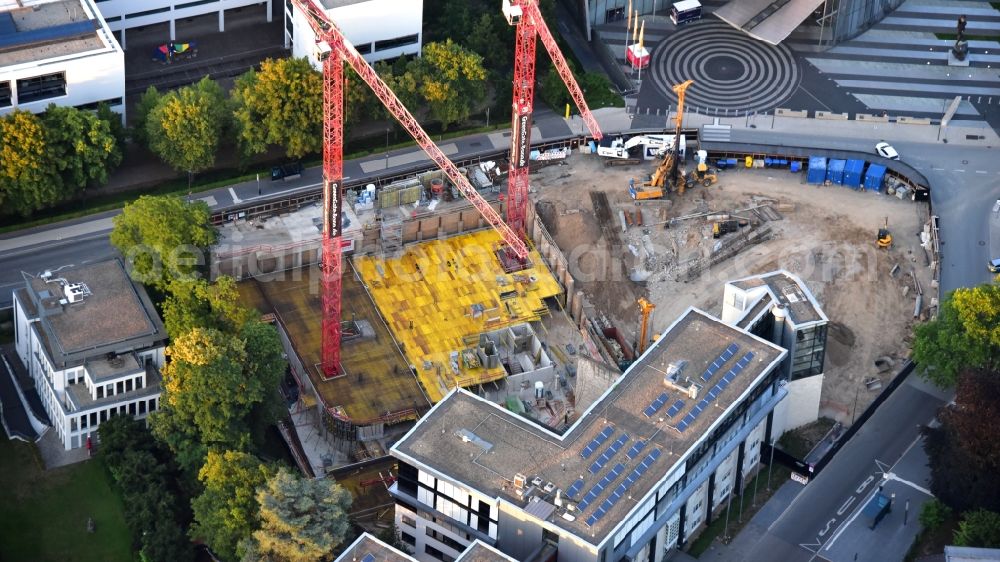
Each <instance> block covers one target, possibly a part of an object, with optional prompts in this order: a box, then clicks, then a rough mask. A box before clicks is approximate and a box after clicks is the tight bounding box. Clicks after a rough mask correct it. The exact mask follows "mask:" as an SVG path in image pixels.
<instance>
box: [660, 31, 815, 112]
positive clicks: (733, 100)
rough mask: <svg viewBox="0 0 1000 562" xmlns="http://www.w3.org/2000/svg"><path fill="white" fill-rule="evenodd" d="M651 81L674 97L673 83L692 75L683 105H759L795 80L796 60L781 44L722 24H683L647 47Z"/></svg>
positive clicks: (775, 102) (785, 93)
mask: <svg viewBox="0 0 1000 562" xmlns="http://www.w3.org/2000/svg"><path fill="white" fill-rule="evenodd" d="M651 59H652V64H651V65H650V66H651V67H652V73H651V74H652V78H651V80H652V82H653V83H654V84H655V85H656V88H657V89H659V90H660V91H661V92H662V93H663V94H664V95H665V96H666V97H667V99H670V100H672V101H673V102H674V103H675V104H676V103H677V96H676V95H675V94H674V92H673V90H672V89H671V88H672V86H673V85H674V84H680V83H681V82H684V81H685V80H694V84H692V85H691V87H689V88H688V90H687V94H686V95H685V98H684V104H685V106H686V110H694V109H695V108H698V109H700V111H702V112H705V111H708V112H713V111H715V109H716V108H718V109H719V110H729V111H732V110H737V111H748V110H749V111H764V110H768V109H772V108H774V107H778V106H780V105H781V103H782V102H784V101H785V100H787V99H788V98H789V97H791V95H792V93H793V92H794V91H795V88H797V87H798V85H799V80H800V73H799V66H798V63H797V61H796V60H795V57H794V56H792V53H791V51H789V50H788V48H787V47H785V46H784V45H778V46H773V45H768V44H767V43H764V42H762V41H758V40H756V39H752V38H750V37H748V36H747V35H746V34H744V33H743V32H741V31H738V30H736V29H733V28H732V27H730V26H729V25H728V24H725V23H723V22H718V21H704V22H699V23H696V24H689V25H687V26H684V27H683V28H682V29H681V30H680V31H678V32H676V33H674V34H673V35H671V36H670V37H668V38H666V39H664V40H663V41H661V42H660V43H659V44H657V46H656V47H655V48H654V49H653V52H652V53H651Z"/></svg>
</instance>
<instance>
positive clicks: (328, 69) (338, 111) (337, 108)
mask: <svg viewBox="0 0 1000 562" xmlns="http://www.w3.org/2000/svg"><path fill="white" fill-rule="evenodd" d="M293 2H294V3H295V6H296V7H297V8H298V9H299V11H301V12H302V14H303V15H304V16H305V18H306V21H307V22H308V23H309V27H310V28H312V30H313V32H314V33H315V34H316V54H317V58H318V59H319V60H320V61H321V62H322V64H323V258H322V266H321V270H322V291H323V295H322V302H323V344H322V345H323V356H322V361H323V364H322V369H323V376H325V377H334V376H337V375H338V374H340V373H339V370H340V335H341V334H340V299H341V252H342V246H341V235H342V233H343V232H342V224H341V209H342V205H343V185H342V180H343V175H344V162H343V158H344V63H345V62H346V63H347V64H348V65H350V67H351V68H352V69H353V70H354V72H356V73H357V74H358V76H359V77H361V79H362V80H364V82H365V83H366V84H368V87H369V88H371V89H372V92H374V93H375V96H376V97H378V99H379V101H381V102H382V105H384V106H385V108H386V109H387V110H389V113H391V114H392V115H393V117H395V118H396V120H397V121H399V124H400V125H402V126H403V128H404V129H406V132H408V133H409V134H410V136H411V137H413V140H415V141H416V142H417V144H418V145H420V148H422V149H423V151H424V152H426V153H427V156H429V157H430V159H431V160H433V161H434V162H435V163H436V164H437V165H438V167H440V168H441V170H443V171H444V173H445V175H446V176H448V179H450V180H451V181H452V183H453V184H454V185H455V186H456V187H457V188H458V190H459V191H460V192H461V193H462V195H464V196H465V198H466V199H468V201H469V202H470V203H472V205H473V206H474V207H475V208H476V210H478V211H479V213H480V214H481V215H482V216H483V218H484V219H486V222H488V223H489V224H490V226H492V227H493V229H494V230H496V231H497V232H498V233H499V234H500V237H501V238H502V239H503V242H504V244H505V248H504V251H505V252H508V253H510V254H512V255H514V256H516V257H517V258H519V259H522V260H523V259H526V258H527V257H528V247H527V245H525V243H524V241H523V240H522V239H521V238H520V237H519V236H518V234H517V233H516V232H515V231H514V230H512V229H511V228H510V227H509V226H507V224H506V223H504V221H503V218H502V217H501V216H500V214H499V213H497V212H496V211H495V210H493V207H491V206H490V204H489V203H487V202H486V200H485V199H483V198H482V196H480V195H479V193H478V192H477V191H476V189H475V188H474V187H472V184H470V183H469V180H468V179H467V178H466V177H465V176H464V175H462V173H461V172H459V170H458V167H456V166H455V164H454V163H453V162H452V161H451V160H449V159H448V157H447V156H445V154H444V153H443V152H441V149H439V148H438V147H437V145H435V144H434V142H433V141H432V140H431V139H430V137H428V136H427V133H425V132H424V130H423V129H422V128H421V127H420V124H419V123H418V122H417V120H416V119H414V117H413V115H411V114H410V112H409V111H408V110H407V109H406V107H405V106H403V104H402V103H401V102H400V101H399V98H397V97H396V94H394V93H393V92H392V90H390V89H389V87H388V86H387V85H386V84H385V82H383V81H382V79H381V78H379V76H378V74H377V73H376V72H375V70H374V69H373V68H372V67H371V66H370V65H369V64H368V63H367V62H366V61H365V59H364V58H363V57H362V56H361V54H360V53H358V51H357V49H355V48H354V45H351V43H350V42H349V41H348V40H347V39H346V38H345V37H344V35H343V34H342V33H341V32H340V29H338V28H337V26H336V25H335V24H334V23H333V21H332V20H330V17H329V16H328V15H327V14H326V12H325V11H324V10H323V8H322V7H321V6H319V5H318V4H317V0H293Z"/></svg>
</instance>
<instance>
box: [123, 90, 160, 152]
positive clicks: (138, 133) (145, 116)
mask: <svg viewBox="0 0 1000 562" xmlns="http://www.w3.org/2000/svg"><path fill="white" fill-rule="evenodd" d="M162 97H163V95H162V94H160V92H159V91H158V90H157V89H156V86H150V87H148V88H146V91H145V92H143V94H142V96H141V97H140V98H139V103H137V104H135V109H133V110H132V127H131V130H130V134H131V136H132V140H133V141H135V142H137V143H139V144H141V145H142V146H145V147H147V148H148V147H149V136H148V135H147V134H146V128H147V124H148V123H149V114H150V113H152V111H153V109H155V108H156V106H157V105H159V104H160V99H161V98H162Z"/></svg>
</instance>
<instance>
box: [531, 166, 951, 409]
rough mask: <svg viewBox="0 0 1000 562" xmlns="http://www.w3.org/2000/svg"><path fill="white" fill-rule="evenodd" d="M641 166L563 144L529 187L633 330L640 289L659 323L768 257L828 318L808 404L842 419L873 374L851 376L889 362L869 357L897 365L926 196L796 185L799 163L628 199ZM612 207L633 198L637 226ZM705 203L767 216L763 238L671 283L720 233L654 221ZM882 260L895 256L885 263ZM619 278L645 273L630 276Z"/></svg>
mask: <svg viewBox="0 0 1000 562" xmlns="http://www.w3.org/2000/svg"><path fill="white" fill-rule="evenodd" d="M654 167H655V163H654V162H646V163H643V164H639V165H635V166H626V167H613V168H605V167H604V165H603V162H602V160H601V159H600V158H598V157H596V156H584V155H579V154H575V155H573V156H571V158H570V159H569V160H568V161H566V162H565V164H564V165H557V166H549V167H547V168H543V169H542V170H541V171H540V172H539V173H537V174H534V175H533V176H532V198H533V199H534V200H535V201H536V204H537V208H538V212H539V215H540V216H541V217H542V220H543V222H544V223H545V225H546V227H547V228H548V229H549V231H550V233H551V234H552V236H553V238H554V239H555V240H556V243H557V244H558V245H559V246H560V248H561V249H562V251H563V253H564V254H565V255H566V257H567V259H568V261H569V263H570V268H571V272H572V274H573V276H574V278H575V279H576V283H577V285H576V287H577V289H579V290H582V291H583V292H584V294H585V295H586V296H587V298H588V300H589V301H590V302H591V303H592V304H593V305H594V306H595V308H596V309H597V310H598V311H599V312H601V313H603V314H605V315H606V316H607V317H608V318H609V319H610V320H611V321H612V322H613V323H614V324H615V325H617V326H618V327H619V328H621V329H622V330H624V331H625V333H626V334H628V335H629V336H631V337H632V338H633V339H634V337H635V333H636V331H637V322H638V307H637V305H636V299H637V298H638V297H639V296H645V297H647V298H649V299H650V300H651V301H652V302H653V303H654V304H655V305H656V311H655V313H654V316H653V321H652V322H653V329H654V330H656V331H662V330H664V329H666V328H667V327H668V326H669V325H670V323H672V322H673V321H674V320H675V319H676V318H677V317H678V316H679V315H680V314H681V313H682V312H683V311H684V310H685V309H686V308H687V307H689V306H695V307H698V308H701V309H703V310H706V311H708V312H710V313H712V314H716V315H719V314H721V310H722V294H723V285H724V283H725V282H726V281H728V280H733V279H739V278H742V277H746V276H749V275H754V274H759V273H765V272H768V271H773V270H776V269H786V270H788V271H790V272H792V273H795V274H797V275H798V276H799V277H801V278H802V279H803V281H805V283H806V285H807V286H808V287H809V289H810V290H811V291H812V292H813V294H814V295H815V297H816V299H817V301H818V302H819V303H820V305H821V306H822V308H823V310H824V312H825V313H826V315H827V317H828V318H829V319H830V329H829V337H828V342H827V355H826V363H825V373H826V377H825V381H824V384H823V398H822V403H821V408H820V415H822V416H828V417H830V418H833V419H835V420H837V421H840V422H842V423H844V424H845V425H848V424H850V423H851V422H852V418H853V417H854V415H855V413H856V412H861V411H862V410H863V409H864V408H865V407H866V406H867V405H868V404H869V403H870V402H871V400H873V399H874V398H875V396H876V395H877V393H878V389H877V388H874V387H877V386H878V384H877V383H876V384H872V385H871V386H872V387H873V388H872V389H869V388H868V386H867V385H865V384H864V381H865V380H866V379H868V380H871V378H872V377H874V378H877V379H878V380H879V381H880V382H882V383H885V382H887V381H888V379H889V377H890V376H891V374H892V373H891V372H884V373H879V372H878V370H877V369H876V368H875V364H874V363H875V360H876V359H877V358H879V357H882V356H889V357H892V358H894V359H895V360H896V363H897V364H898V363H899V362H900V360H901V359H902V358H904V357H906V356H908V354H909V349H910V337H911V333H912V328H913V324H914V322H915V321H916V320H915V319H914V317H913V312H914V300H915V294H916V285H915V283H914V278H913V275H915V276H916V279H917V280H918V281H919V284H920V287H921V288H922V289H923V290H924V291H925V292H926V295H925V297H924V299H923V300H924V310H926V308H927V306H928V305H929V304H930V296H931V292H932V289H931V278H930V276H931V271H930V269H929V268H928V267H927V265H928V264H927V261H926V258H925V252H924V250H923V249H922V248H921V246H920V238H919V234H920V232H921V231H922V230H923V225H924V223H925V222H926V221H927V219H928V208H927V205H926V204H924V203H913V202H911V201H908V200H907V201H901V200H899V199H897V198H895V197H891V196H888V195H886V194H875V193H871V192H860V191H853V190H851V189H848V188H844V187H840V186H823V187H818V186H814V185H807V184H806V183H805V175H804V174H792V173H790V172H788V171H787V170H777V169H775V170H766V169H753V170H746V169H743V170H731V171H725V172H721V173H720V175H719V183H717V184H715V185H713V186H711V187H708V188H705V187H701V186H698V187H695V188H692V189H690V190H688V191H687V193H685V194H684V195H681V196H673V195H672V196H671V197H670V198H669V200H665V201H649V202H643V203H641V204H640V205H637V204H636V202H635V201H633V200H632V199H631V197H630V196H629V194H628V191H627V186H628V182H629V178H635V181H636V182H641V181H643V180H645V179H646V178H647V176H648V175H649V174H650V173H651V172H652V170H653V168H654ZM605 198H606V201H607V202H606V203H605V202H604V200H605ZM769 202H771V203H772V207H773V208H775V209H778V212H777V213H767V214H768V215H769V216H770V219H772V220H766V219H765V218H764V217H760V216H758V215H757V214H755V213H754V212H752V211H742V212H737V211H740V210H744V209H747V208H749V207H752V206H755V205H760V204H766V203H769ZM595 203H596V204H597V208H596V211H597V213H595ZM605 205H607V206H608V207H609V209H607V210H606V209H604V208H603V207H604V206H605ZM622 210H625V211H629V213H630V217H632V218H633V221H632V222H633V223H634V217H635V215H636V210H641V211H642V220H643V226H636V225H634V224H633V225H632V226H628V227H626V229H625V231H624V232H623V230H622V224H621V213H620V212H619V211H622ZM705 212H711V213H732V214H734V215H738V216H740V217H744V218H746V219H748V222H749V223H750V225H751V226H752V227H754V228H765V227H770V229H771V233H772V236H771V238H770V239H769V240H767V241H765V242H762V243H760V244H757V245H753V246H750V247H748V248H746V249H744V250H743V251H742V252H740V253H739V254H737V255H736V256H735V257H733V258H730V259H728V260H725V261H723V262H721V263H719V264H717V265H714V266H712V267H710V268H708V269H706V270H704V271H702V272H700V273H699V274H698V275H696V276H694V278H693V279H692V280H690V281H679V280H678V278H682V279H683V278H684V275H683V274H684V273H685V271H686V270H687V269H688V267H690V266H691V265H692V264H694V263H697V262H698V261H699V260H705V259H707V258H708V257H709V256H710V255H711V254H712V252H713V248H714V247H715V246H716V244H717V243H719V240H715V239H713V238H712V223H711V222H709V221H708V220H706V219H705V218H704V217H700V218H694V219H688V220H680V221H673V224H671V225H670V227H669V228H665V225H664V224H663V223H664V222H666V221H669V220H670V219H675V218H676V217H682V216H685V215H690V214H694V213H705ZM599 216H600V217H602V218H603V220H602V219H601V218H599ZM886 218H888V220H889V227H890V230H891V231H892V233H893V237H894V245H893V247H892V248H891V249H888V250H885V249H878V248H876V246H875V236H876V232H877V230H878V229H879V227H880V226H882V224H883V221H885V219H886ZM609 222H610V224H609ZM751 226H748V228H750V227H751ZM727 236H739V234H729V235H727ZM723 240H725V237H724V238H723ZM895 265H899V268H898V270H897V271H896V273H895V274H894V275H890V271H891V270H892V269H893V267H894V266H895ZM630 276H634V277H636V278H641V277H645V278H646V279H645V281H644V282H642V283H637V282H635V281H632V280H630Z"/></svg>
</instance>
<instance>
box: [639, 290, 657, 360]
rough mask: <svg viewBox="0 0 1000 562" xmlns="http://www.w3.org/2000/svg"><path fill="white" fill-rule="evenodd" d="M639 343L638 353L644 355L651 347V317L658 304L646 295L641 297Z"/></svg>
mask: <svg viewBox="0 0 1000 562" xmlns="http://www.w3.org/2000/svg"><path fill="white" fill-rule="evenodd" d="M638 303H639V314H640V315H641V318H640V320H639V345H637V346H636V353H637V354H638V355H642V353H643V352H644V351H646V348H647V347H649V317H650V315H651V314H653V309H654V308H656V305H655V304H653V303H651V302H649V301H648V300H646V297H639V300H638Z"/></svg>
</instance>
